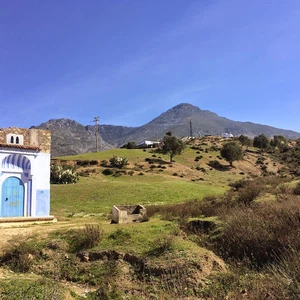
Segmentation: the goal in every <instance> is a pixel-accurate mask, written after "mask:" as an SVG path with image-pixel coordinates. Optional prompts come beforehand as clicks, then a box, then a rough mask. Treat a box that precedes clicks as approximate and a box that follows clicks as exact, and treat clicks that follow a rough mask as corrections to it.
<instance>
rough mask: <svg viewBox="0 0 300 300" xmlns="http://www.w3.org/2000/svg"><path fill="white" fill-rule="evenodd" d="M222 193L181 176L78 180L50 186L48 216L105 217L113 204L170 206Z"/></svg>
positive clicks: (213, 187)
mask: <svg viewBox="0 0 300 300" xmlns="http://www.w3.org/2000/svg"><path fill="white" fill-rule="evenodd" d="M223 192H224V188H223V187H222V186H218V185H211V184H209V183H205V182H204V183H202V182H197V183H195V182H191V181H187V180H185V179H183V178H180V177H179V178H178V177H164V176H160V175H147V176H138V175H136V176H121V177H117V178H115V177H112V176H103V175H99V176H93V177H81V178H80V180H79V182H78V183H76V184H72V185H52V186H51V214H53V215H54V216H56V217H57V218H61V217H66V216H70V215H74V214H75V215H78V214H80V213H81V214H83V215H87V214H96V215H97V214H100V215H101V214H104V215H107V214H109V213H110V210H111V208H112V206H113V205H120V204H142V205H147V204H170V203H178V202H184V201H186V200H191V199H196V198H197V199H199V198H203V197H204V196H207V195H210V194H214V195H216V194H221V193H223Z"/></svg>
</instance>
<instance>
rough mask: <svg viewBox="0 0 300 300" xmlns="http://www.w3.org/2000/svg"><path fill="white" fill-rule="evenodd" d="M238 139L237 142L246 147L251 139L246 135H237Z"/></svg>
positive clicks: (249, 144)
mask: <svg viewBox="0 0 300 300" xmlns="http://www.w3.org/2000/svg"><path fill="white" fill-rule="evenodd" d="M238 140H239V142H240V143H241V144H242V145H243V146H246V147H247V148H248V147H249V146H251V140H250V139H249V138H248V137H247V136H245V135H242V134H241V135H240V136H239V137H238Z"/></svg>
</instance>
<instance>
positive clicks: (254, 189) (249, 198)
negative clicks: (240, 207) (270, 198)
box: [237, 182, 262, 206]
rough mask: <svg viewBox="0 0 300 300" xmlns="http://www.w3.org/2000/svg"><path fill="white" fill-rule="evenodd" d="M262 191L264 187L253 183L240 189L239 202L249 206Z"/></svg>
mask: <svg viewBox="0 0 300 300" xmlns="http://www.w3.org/2000/svg"><path fill="white" fill-rule="evenodd" d="M261 191H262V186H261V185H259V184H257V183H255V182H253V183H252V182H251V183H248V184H247V185H246V186H244V187H242V188H240V190H239V192H238V196H237V202H238V203H242V204H244V205H247V206H249V205H250V204H251V203H252V202H253V201H254V200H255V199H256V198H257V197H258V196H259V194H260V192H261Z"/></svg>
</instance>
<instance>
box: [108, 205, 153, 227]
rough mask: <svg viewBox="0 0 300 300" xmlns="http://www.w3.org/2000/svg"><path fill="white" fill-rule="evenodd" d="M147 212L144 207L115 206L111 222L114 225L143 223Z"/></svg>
mask: <svg viewBox="0 0 300 300" xmlns="http://www.w3.org/2000/svg"><path fill="white" fill-rule="evenodd" d="M146 212H147V211H146V208H145V207H144V206H142V205H118V206H115V205H114V206H113V208H112V221H111V222H112V223H113V224H127V223H134V222H143V221H145V218H146Z"/></svg>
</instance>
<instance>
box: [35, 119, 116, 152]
mask: <svg viewBox="0 0 300 300" xmlns="http://www.w3.org/2000/svg"><path fill="white" fill-rule="evenodd" d="M87 127H88V126H83V125H81V124H79V123H77V122H76V121H73V120H70V119H52V120H49V121H47V122H45V123H42V124H41V125H39V126H36V127H35V128H40V129H49V130H50V131H51V134H52V138H51V155H52V156H54V157H55V156H63V155H75V154H79V153H87V152H93V151H96V134H95V128H93V130H92V129H89V128H87ZM98 145H99V148H98V149H99V150H100V151H103V150H107V149H110V148H113V146H112V145H110V144H108V143H107V142H105V141H103V139H102V137H101V136H99V137H98Z"/></svg>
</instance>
